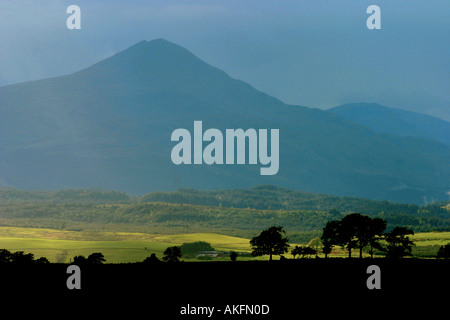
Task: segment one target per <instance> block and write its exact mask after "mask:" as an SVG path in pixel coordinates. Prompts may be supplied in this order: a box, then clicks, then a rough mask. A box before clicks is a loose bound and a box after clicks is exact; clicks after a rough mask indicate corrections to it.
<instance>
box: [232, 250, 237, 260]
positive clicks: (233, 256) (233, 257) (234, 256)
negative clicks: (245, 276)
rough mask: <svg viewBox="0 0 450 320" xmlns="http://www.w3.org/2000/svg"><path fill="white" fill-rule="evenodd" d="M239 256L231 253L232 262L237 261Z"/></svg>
mask: <svg viewBox="0 0 450 320" xmlns="http://www.w3.org/2000/svg"><path fill="white" fill-rule="evenodd" d="M237 256H238V254H237V253H236V252H234V251H231V252H230V259H231V261H236V259H237Z"/></svg>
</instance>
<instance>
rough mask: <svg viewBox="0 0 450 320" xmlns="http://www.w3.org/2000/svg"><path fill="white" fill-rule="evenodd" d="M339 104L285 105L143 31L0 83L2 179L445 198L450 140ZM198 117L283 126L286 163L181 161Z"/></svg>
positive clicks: (51, 185)
mask: <svg viewBox="0 0 450 320" xmlns="http://www.w3.org/2000/svg"><path fill="white" fill-rule="evenodd" d="M338 111H339V108H337V109H335V110H331V111H322V110H318V109H311V108H307V107H301V106H293V105H287V104H285V103H283V102H281V101H279V100H277V99H275V98H273V97H271V96H268V95H267V94H265V93H263V92H260V91H258V90H256V89H254V88H253V87H252V86H250V85H249V84H247V83H245V82H242V81H239V80H236V79H233V78H231V77H229V76H228V75H227V74H226V73H225V72H223V71H221V70H219V69H217V68H214V67H212V66H210V65H208V64H207V63H205V62H203V61H202V60H200V59H199V58H197V57H196V56H195V55H193V54H192V53H190V52H189V51H187V50H186V49H184V48H182V47H180V46H178V45H176V44H173V43H170V42H168V41H166V40H163V39H157V40H153V41H142V42H139V43H137V44H136V45H134V46H132V47H130V48H128V49H126V50H124V51H122V52H119V53H118V54H116V55H114V56H112V57H110V58H107V59H105V60H103V61H100V62H99V63H97V64H95V65H93V66H91V67H89V68H87V69H84V70H81V71H79V72H76V73H73V74H70V75H67V76H61V77H56V78H50V79H43V80H38V81H31V82H26V83H20V84H16V85H10V86H5V87H1V88H0V137H1V139H0V184H1V185H3V186H13V187H17V188H22V189H65V188H85V187H101V188H105V189H109V190H118V191H124V192H128V193H131V194H144V193H147V192H150V191H156V190H175V189H177V188H179V187H192V188H197V189H218V188H248V187H252V186H254V185H261V184H273V185H279V186H283V187H288V188H294V189H297V190H305V191H310V192H320V193H328V194H334V195H349V196H357V197H365V198H370V199H380V200H392V201H397V202H413V203H417V204H422V203H423V202H424V201H433V200H446V199H448V195H447V191H448V190H449V189H450V168H449V159H450V148H449V146H448V145H445V144H444V143H441V142H438V141H436V140H433V139H423V138H417V136H420V135H419V134H416V135H412V136H413V137H403V134H396V133H392V132H389V133H390V134H385V133H380V132H376V131H377V130H376V129H375V128H370V126H366V125H362V124H360V123H358V122H361V121H362V120H361V121H357V120H354V119H353V120H352V121H350V120H348V119H346V118H345V116H344V115H339V114H336V112H338ZM195 120H202V121H203V126H204V129H206V128H218V129H219V130H222V131H223V132H224V131H225V129H229V128H230V129H237V128H243V129H244V130H246V129H248V128H255V129H275V128H276V129H279V131H280V169H279V171H278V174H276V175H273V176H261V175H260V174H259V168H260V166H259V165H257V166H255V165H206V164H203V165H179V166H176V165H174V164H173V163H172V161H171V157H170V155H171V149H172V148H173V146H174V145H175V143H174V142H172V141H171V133H172V132H173V130H175V129H177V128H187V129H188V130H191V132H192V130H193V123H194V121H195ZM380 131H382V130H380ZM397 135H402V137H400V136H397ZM408 135H409V134H408ZM414 136H416V137H414ZM420 137H421V136H420ZM434 139H437V138H434ZM437 140H439V139H437Z"/></svg>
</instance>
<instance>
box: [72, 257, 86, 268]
mask: <svg viewBox="0 0 450 320" xmlns="http://www.w3.org/2000/svg"><path fill="white" fill-rule="evenodd" d="M86 263H87V259H86V257H85V256H81V255H80V256H75V257H73V263H72V264H75V265H77V266H80V265H83V264H86Z"/></svg>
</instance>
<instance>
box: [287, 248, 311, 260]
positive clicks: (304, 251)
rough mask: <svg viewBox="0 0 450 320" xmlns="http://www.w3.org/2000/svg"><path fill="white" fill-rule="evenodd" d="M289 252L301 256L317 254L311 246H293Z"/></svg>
mask: <svg viewBox="0 0 450 320" xmlns="http://www.w3.org/2000/svg"><path fill="white" fill-rule="evenodd" d="M291 254H292V255H293V256H294V259H295V256H297V255H298V256H300V257H301V258H305V257H307V256H310V255H313V254H317V250H315V249H313V248H311V247H299V246H295V248H294V249H292V250H291Z"/></svg>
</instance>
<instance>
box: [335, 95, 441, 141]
mask: <svg viewBox="0 0 450 320" xmlns="http://www.w3.org/2000/svg"><path fill="white" fill-rule="evenodd" d="M328 111H330V112H333V113H336V114H338V115H340V116H342V117H344V118H346V119H348V120H351V121H354V122H356V123H359V124H362V125H364V126H366V127H368V128H369V129H371V130H374V131H376V132H381V133H387V134H392V135H395V136H400V137H408V136H409V137H416V138H427V139H435V140H437V141H440V142H442V143H444V144H446V145H448V146H450V123H449V122H447V121H445V120H442V119H439V118H435V117H432V116H429V115H425V114H420V113H415V112H410V111H405V110H400V109H394V108H388V107H384V106H381V105H379V104H377V103H350V104H344V105H341V106H338V107H334V108H331V109H329V110H328Z"/></svg>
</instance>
